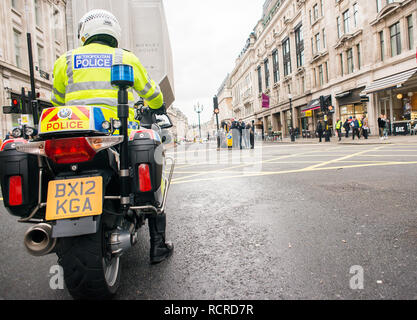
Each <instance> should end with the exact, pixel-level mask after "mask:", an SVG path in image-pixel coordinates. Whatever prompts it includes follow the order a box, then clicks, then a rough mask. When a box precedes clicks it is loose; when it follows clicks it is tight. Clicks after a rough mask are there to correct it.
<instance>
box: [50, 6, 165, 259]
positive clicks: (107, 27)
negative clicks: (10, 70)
mask: <svg viewBox="0 0 417 320" xmlns="http://www.w3.org/2000/svg"><path fill="white" fill-rule="evenodd" d="M121 36H122V30H121V27H120V24H119V22H118V20H117V19H116V17H115V16H114V15H113V14H112V13H110V12H108V11H106V10H98V9H96V10H91V11H90V12H88V13H87V14H85V15H84V16H83V17H82V18H81V20H80V22H79V24H78V39H79V40H80V44H81V46H80V47H79V48H77V49H74V50H71V51H68V52H67V53H66V54H64V55H62V56H61V57H60V58H59V59H58V60H57V61H56V62H55V66H54V74H53V75H54V84H53V91H52V98H51V101H52V104H53V105H54V106H64V105H66V106H70V105H94V106H105V107H108V108H114V110H117V95H118V89H117V88H114V87H112V86H111V84H110V78H111V66H112V65H113V64H129V65H131V66H132V67H133V70H134V85H133V89H134V90H135V91H136V92H137V94H138V95H139V96H140V97H142V98H143V99H145V101H147V104H148V106H149V108H150V110H151V111H152V112H154V113H156V114H164V113H165V105H164V103H163V96H162V93H161V91H160V89H159V87H158V86H157V85H156V84H155V82H154V81H153V80H152V79H151V78H150V77H149V75H148V73H147V71H146V70H145V68H144V67H143V66H142V64H141V62H140V61H139V59H138V58H137V57H136V56H135V55H134V54H133V53H131V52H129V51H127V50H123V49H120V48H118V45H119V43H120V39H121ZM128 98H129V105H130V107H131V108H130V110H129V114H130V117H129V121H134V109H133V106H134V96H133V93H132V92H131V91H129V93H128ZM148 225H149V234H150V245H151V246H150V247H151V249H150V260H151V263H152V264H156V263H159V262H162V261H163V260H165V259H166V258H168V257H169V256H170V255H171V253H172V251H173V244H172V243H171V242H168V241H165V228H166V216H165V214H163V215H158V216H152V217H149V218H148Z"/></svg>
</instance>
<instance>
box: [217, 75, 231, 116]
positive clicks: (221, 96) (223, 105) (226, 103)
mask: <svg viewBox="0 0 417 320" xmlns="http://www.w3.org/2000/svg"><path fill="white" fill-rule="evenodd" d="M217 101H218V104H219V115H218V118H219V124H220V123H222V122H223V121H227V120H230V119H232V118H233V108H232V91H231V87H230V77H229V75H227V77H226V79H224V81H223V83H222V85H221V86H220V88H219V90H218V91H217Z"/></svg>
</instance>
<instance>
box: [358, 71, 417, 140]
mask: <svg viewBox="0 0 417 320" xmlns="http://www.w3.org/2000/svg"><path fill="white" fill-rule="evenodd" d="M364 91H365V92H366V94H368V95H369V94H373V95H374V97H375V113H376V119H377V118H378V117H380V116H381V115H385V116H386V118H387V120H388V121H389V124H390V125H389V131H390V134H394V135H405V134H410V133H413V132H415V131H416V129H417V68H413V69H409V70H406V71H403V72H401V73H397V74H394V75H391V76H389V77H385V78H381V79H378V80H375V81H374V82H373V83H372V84H370V85H369V86H367V87H366V88H365V90H364Z"/></svg>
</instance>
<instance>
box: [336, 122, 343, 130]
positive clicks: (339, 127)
mask: <svg viewBox="0 0 417 320" xmlns="http://www.w3.org/2000/svg"><path fill="white" fill-rule="evenodd" d="M341 128H342V121H341V120H339V121H338V122H337V123H336V130H339V129H341Z"/></svg>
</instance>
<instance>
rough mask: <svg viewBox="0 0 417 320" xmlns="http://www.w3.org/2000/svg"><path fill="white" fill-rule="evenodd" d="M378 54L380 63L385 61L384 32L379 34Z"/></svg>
mask: <svg viewBox="0 0 417 320" xmlns="http://www.w3.org/2000/svg"><path fill="white" fill-rule="evenodd" d="M379 50H380V52H379V54H380V55H381V61H384V59H385V39H384V31H381V32H380V33H379Z"/></svg>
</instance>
